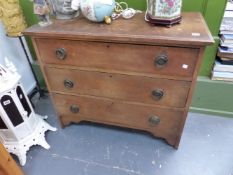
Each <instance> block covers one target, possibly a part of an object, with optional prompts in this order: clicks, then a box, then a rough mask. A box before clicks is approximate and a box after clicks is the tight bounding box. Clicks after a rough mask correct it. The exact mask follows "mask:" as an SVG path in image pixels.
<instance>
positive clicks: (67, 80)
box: [64, 79, 74, 89]
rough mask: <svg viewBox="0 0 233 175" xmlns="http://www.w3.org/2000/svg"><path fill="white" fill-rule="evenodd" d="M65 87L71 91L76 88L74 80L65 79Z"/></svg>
mask: <svg viewBox="0 0 233 175" xmlns="http://www.w3.org/2000/svg"><path fill="white" fill-rule="evenodd" d="M64 86H65V87H66V88H68V89H71V88H73V87H74V82H73V81H72V80H69V79H65V80H64Z"/></svg>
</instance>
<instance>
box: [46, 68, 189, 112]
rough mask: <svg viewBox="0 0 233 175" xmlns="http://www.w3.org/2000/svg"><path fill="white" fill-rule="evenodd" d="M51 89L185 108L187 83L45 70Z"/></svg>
mask: <svg viewBox="0 0 233 175" xmlns="http://www.w3.org/2000/svg"><path fill="white" fill-rule="evenodd" d="M45 73H46V74H47V78H48V82H49V86H50V90H51V91H53V92H65V93H72V94H76V93H77V94H84V95H92V96H99V97H106V98H113V99H118V100H123V101H131V102H139V103H146V104H153V105H164V106H171V107H185V103H186V99H187V96H188V92H189V87H190V82H188V81H176V80H168V79H159V78H150V77H142V76H131V75H122V74H112V73H102V72H92V71H82V70H76V69H61V68H53V67H45Z"/></svg>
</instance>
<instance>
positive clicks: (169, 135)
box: [24, 13, 213, 148]
mask: <svg viewBox="0 0 233 175" xmlns="http://www.w3.org/2000/svg"><path fill="white" fill-rule="evenodd" d="M182 17H183V18H182V22H181V24H179V25H175V26H173V27H171V28H166V27H158V26H151V25H150V24H149V23H146V22H145V21H144V16H143V14H138V15H136V16H135V17H134V18H133V19H131V20H124V19H118V20H116V21H113V23H112V24H111V25H106V24H100V23H92V22H89V21H87V20H86V19H78V20H73V21H54V23H53V24H52V25H51V26H48V27H44V28H41V27H38V26H32V27H30V28H29V29H27V30H26V31H25V32H24V34H26V35H29V36H31V38H32V40H33V44H34V47H35V49H36V53H37V57H38V60H39V63H40V66H41V68H42V72H43V74H44V77H45V80H46V83H47V86H48V89H49V92H50V94H51V97H52V100H53V103H54V106H55V109H56V111H57V114H58V115H59V119H60V121H61V124H62V125H63V126H66V125H68V124H69V123H70V122H76V123H78V122H80V121H83V120H86V121H93V122H99V123H105V124H110V125H117V126H122V127H129V128H135V129H140V130H145V131H148V132H150V133H152V134H153V135H154V136H156V137H160V138H164V139H165V140H166V141H167V142H168V143H169V144H170V145H172V146H174V147H175V148H178V145H179V142H180V137H181V134H182V130H183V127H184V124H185V120H186V116H187V112H188V109H189V105H190V102H191V98H192V94H193V90H194V87H195V83H196V77H197V74H198V69H199V66H200V64H201V59H202V56H203V52H204V49H205V46H207V45H209V44H211V43H213V38H212V37H211V35H210V32H209V31H208V28H207V26H206V24H205V22H204V20H203V18H202V16H201V15H200V14H199V13H183V15H182Z"/></svg>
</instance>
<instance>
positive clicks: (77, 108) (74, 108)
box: [70, 105, 79, 114]
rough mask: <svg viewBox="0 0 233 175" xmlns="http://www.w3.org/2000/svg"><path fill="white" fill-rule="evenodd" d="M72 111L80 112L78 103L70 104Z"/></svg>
mask: <svg viewBox="0 0 233 175" xmlns="http://www.w3.org/2000/svg"><path fill="white" fill-rule="evenodd" d="M70 111H71V112H72V113H74V114H76V113H79V107H78V106H76V105H71V106H70Z"/></svg>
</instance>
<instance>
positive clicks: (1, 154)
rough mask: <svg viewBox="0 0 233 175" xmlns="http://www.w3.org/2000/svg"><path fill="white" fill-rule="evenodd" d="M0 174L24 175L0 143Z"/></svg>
mask: <svg viewBox="0 0 233 175" xmlns="http://www.w3.org/2000/svg"><path fill="white" fill-rule="evenodd" d="M0 175H24V173H23V172H22V170H21V169H20V168H19V167H18V165H17V164H16V163H15V161H14V160H13V159H12V157H11V156H10V154H9V153H8V152H7V151H6V149H5V148H4V146H3V145H2V144H1V143H0Z"/></svg>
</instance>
